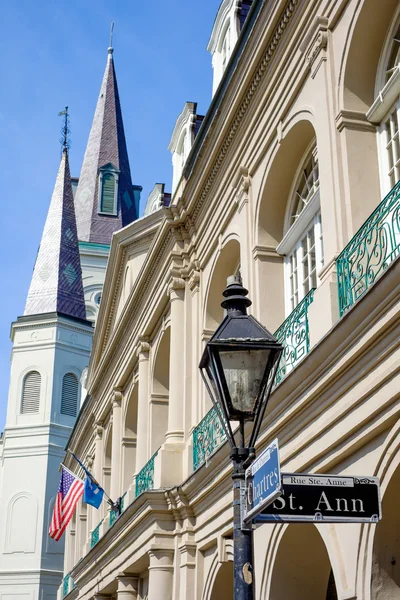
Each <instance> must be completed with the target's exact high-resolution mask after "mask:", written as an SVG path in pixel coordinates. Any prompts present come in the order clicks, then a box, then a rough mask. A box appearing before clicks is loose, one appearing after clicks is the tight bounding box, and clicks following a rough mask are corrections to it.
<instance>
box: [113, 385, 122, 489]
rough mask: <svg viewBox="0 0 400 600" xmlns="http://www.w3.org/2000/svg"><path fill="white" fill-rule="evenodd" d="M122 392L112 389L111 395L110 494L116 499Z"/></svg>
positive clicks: (119, 460)
mask: <svg viewBox="0 0 400 600" xmlns="http://www.w3.org/2000/svg"><path fill="white" fill-rule="evenodd" d="M121 404H122V393H121V392H120V391H119V390H114V391H113V396H112V420H113V427H112V440H111V447H112V450H111V453H112V454H111V455H112V465H111V486H110V496H111V498H112V499H113V500H116V498H118V496H119V495H120V492H121V489H120V473H121V438H122V435H121V425H122V422H121V421H122V410H121Z"/></svg>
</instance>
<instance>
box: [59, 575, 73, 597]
mask: <svg viewBox="0 0 400 600" xmlns="http://www.w3.org/2000/svg"><path fill="white" fill-rule="evenodd" d="M74 587H75V584H74V582H73V580H72V577H71V575H70V574H69V573H67V574H66V575H65V577H64V579H63V582H62V597H63V598H65V596H67V595H68V594H69V593H70V592H71V591H72V590H73V589H74Z"/></svg>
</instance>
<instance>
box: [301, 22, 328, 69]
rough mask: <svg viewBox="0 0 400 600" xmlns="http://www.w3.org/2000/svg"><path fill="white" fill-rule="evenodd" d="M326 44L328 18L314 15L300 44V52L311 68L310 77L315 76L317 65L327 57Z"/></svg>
mask: <svg viewBox="0 0 400 600" xmlns="http://www.w3.org/2000/svg"><path fill="white" fill-rule="evenodd" d="M327 45H328V19H327V18H326V17H319V16H318V17H315V19H314V22H313V24H312V25H311V28H310V31H309V33H308V35H307V36H306V38H305V40H304V41H303V43H302V44H301V45H300V52H301V53H302V54H304V58H305V60H306V62H307V64H308V66H309V67H310V69H311V77H312V78H314V77H315V75H316V73H317V71H318V69H319V67H320V66H321V64H322V63H323V62H324V61H326V59H327V55H326V47H327ZM317 59H318V60H317Z"/></svg>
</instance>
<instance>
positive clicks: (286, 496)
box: [255, 473, 381, 523]
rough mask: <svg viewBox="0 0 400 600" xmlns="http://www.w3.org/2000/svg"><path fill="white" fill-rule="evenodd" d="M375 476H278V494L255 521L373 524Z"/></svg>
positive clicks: (375, 516)
mask: <svg viewBox="0 0 400 600" xmlns="http://www.w3.org/2000/svg"><path fill="white" fill-rule="evenodd" d="M380 519H381V501H380V493H379V480H378V478H377V477H341V476H337V475H318V474H315V475H313V474H304V473H282V495H281V496H280V497H279V498H277V499H276V500H275V501H274V502H273V503H272V504H270V505H269V506H267V507H266V508H265V509H264V510H263V511H262V512H261V513H260V514H259V515H258V516H257V517H256V519H255V520H256V521H257V522H258V521H300V522H301V521H320V522H324V523H329V522H357V523H359V522H377V521H379V520H380Z"/></svg>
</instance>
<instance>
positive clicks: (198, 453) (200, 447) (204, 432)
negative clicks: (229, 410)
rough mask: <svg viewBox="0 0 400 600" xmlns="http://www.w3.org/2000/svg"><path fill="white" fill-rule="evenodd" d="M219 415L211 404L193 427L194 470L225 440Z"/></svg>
mask: <svg viewBox="0 0 400 600" xmlns="http://www.w3.org/2000/svg"><path fill="white" fill-rule="evenodd" d="M221 416H222V415H220V414H219V413H218V411H217V409H216V408H215V406H213V407H212V408H211V409H210V410H209V411H208V413H207V414H206V416H205V417H204V418H203V419H202V420H201V421H200V423H199V424H198V425H197V426H196V427H195V428H194V429H193V470H194V471H195V470H196V469H198V468H199V467H200V465H202V464H203V463H204V462H205V461H206V459H207V458H208V457H209V456H210V454H212V453H213V452H214V450H216V449H217V448H218V446H221V444H223V443H224V442H225V440H226V433H225V430H224V428H223V426H222V423H221Z"/></svg>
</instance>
